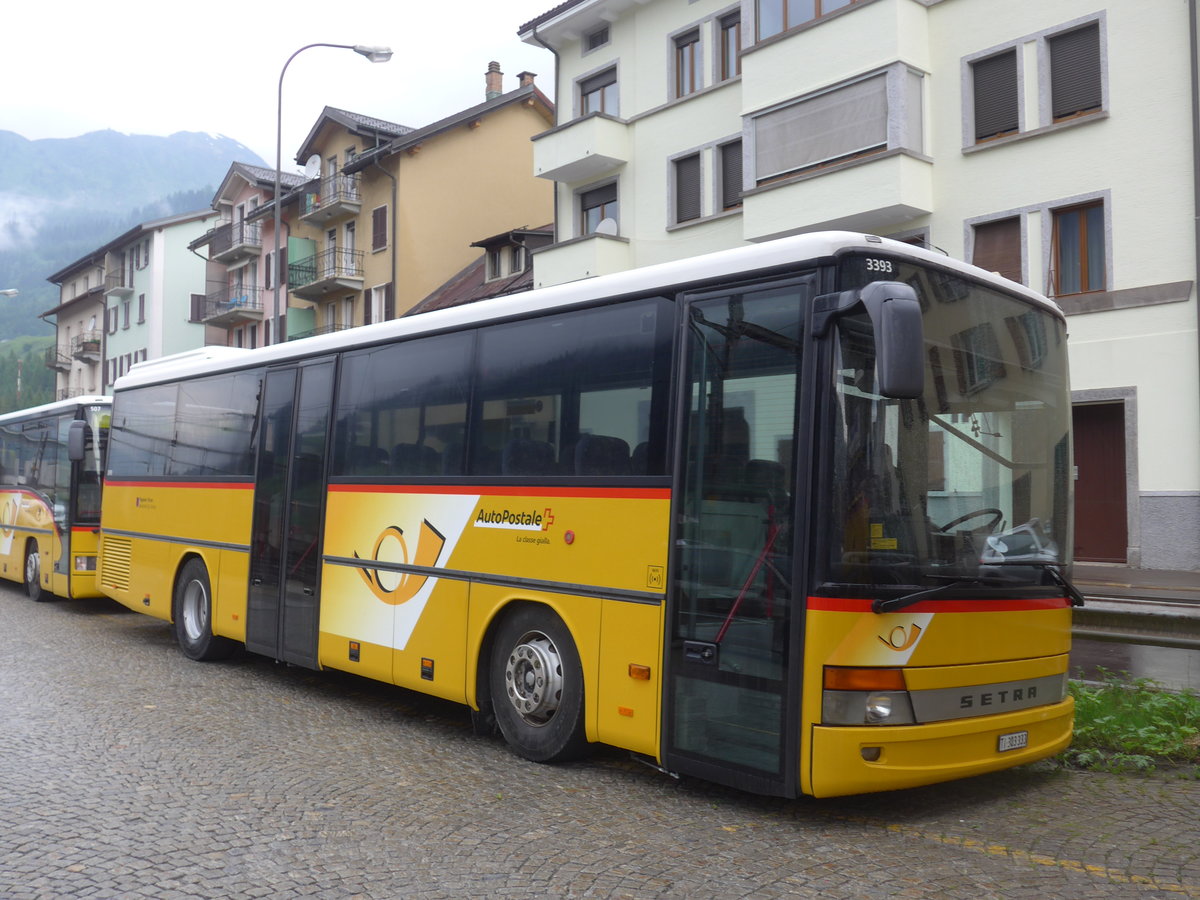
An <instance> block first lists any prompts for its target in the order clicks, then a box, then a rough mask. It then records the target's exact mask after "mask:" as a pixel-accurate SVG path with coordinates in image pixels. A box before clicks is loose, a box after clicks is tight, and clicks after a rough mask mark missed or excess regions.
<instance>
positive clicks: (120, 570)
mask: <svg viewBox="0 0 1200 900" xmlns="http://www.w3.org/2000/svg"><path fill="white" fill-rule="evenodd" d="M132 561H133V541H132V540H130V539H129V538H121V537H109V536H108V535H105V536H104V546H103V549H102V550H101V553H100V583H101V584H102V585H103V586H104V587H108V588H113V589H115V590H118V591H127V590H129V571H130V568H131V565H130V564H131V563H132Z"/></svg>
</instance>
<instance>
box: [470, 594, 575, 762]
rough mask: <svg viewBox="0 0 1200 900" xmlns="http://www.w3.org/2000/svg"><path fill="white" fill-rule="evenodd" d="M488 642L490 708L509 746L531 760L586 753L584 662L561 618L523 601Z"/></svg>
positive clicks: (552, 759) (563, 757) (569, 756)
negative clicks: (526, 604)
mask: <svg viewBox="0 0 1200 900" xmlns="http://www.w3.org/2000/svg"><path fill="white" fill-rule="evenodd" d="M492 646H493V650H492V660H491V666H490V672H489V675H490V682H491V697H492V708H493V710H494V711H495V715H496V723H497V724H498V725H499V726H500V733H501V734H503V735H504V739H505V740H506V741H507V742H508V744H509V746H510V747H512V748H513V750H515V751H516V752H517V753H518V754H519V755H521V756H523V757H525V758H526V759H528V760H532V761H534V762H561V761H563V760H567V759H574V758H576V757H579V756H582V755H583V754H584V753H586V752H587V749H588V742H587V736H586V734H585V733H584V724H583V667H582V666H581V665H580V662H579V652H578V651H577V650H576V649H575V642H574V641H573V640H571V633H570V631H569V630H568V629H567V626H566V625H565V624H564V623H563V621H562V619H560V618H559V617H558V616H557V615H555V614H554V613H553V612H551V611H550V610H548V609H545V608H542V607H536V606H523V607H521V608H519V609H518V610H516V612H514V613H513V614H512V615H509V616H508V617H507V618H505V620H504V621H503V622H502V623H501V625H500V628H499V630H498V632H497V634H496V639H495V641H494V643H493V645H492Z"/></svg>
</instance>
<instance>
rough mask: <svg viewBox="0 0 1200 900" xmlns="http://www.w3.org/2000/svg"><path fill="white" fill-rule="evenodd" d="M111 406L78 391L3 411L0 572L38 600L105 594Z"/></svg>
mask: <svg viewBox="0 0 1200 900" xmlns="http://www.w3.org/2000/svg"><path fill="white" fill-rule="evenodd" d="M111 411H112V400H111V398H109V397H100V396H81V397H73V398H71V399H69V400H60V401H58V402H56V403H47V404H45V405H43V406H37V407H34V408H32V409H25V410H20V411H18V412H11V413H6V414H4V415H0V576H3V577H4V578H7V579H9V580H10V581H18V582H23V583H24V584H25V591H26V593H28V594H29V596H30V597H31V598H33V599H34V600H47V599H49V598H50V597H51V596H53V595H58V596H60V597H102V596H104V595H103V594H101V592H100V591H99V589H98V588H97V587H96V553H97V549H98V545H99V543H100V537H99V535H100V492H101V481H102V479H101V474H102V473H103V471H104V466H103V460H104V452H105V446H106V445H107V442H108V422H109V416H110V414H111Z"/></svg>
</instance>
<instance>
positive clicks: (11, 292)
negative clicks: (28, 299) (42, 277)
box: [0, 288, 21, 297]
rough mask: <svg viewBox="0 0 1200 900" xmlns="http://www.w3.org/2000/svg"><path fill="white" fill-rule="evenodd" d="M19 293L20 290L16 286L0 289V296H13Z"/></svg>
mask: <svg viewBox="0 0 1200 900" xmlns="http://www.w3.org/2000/svg"><path fill="white" fill-rule="evenodd" d="M19 293H21V292H20V291H18V290H17V289H16V288H5V289H4V290H2V291H0V297H15V296H17V294H19Z"/></svg>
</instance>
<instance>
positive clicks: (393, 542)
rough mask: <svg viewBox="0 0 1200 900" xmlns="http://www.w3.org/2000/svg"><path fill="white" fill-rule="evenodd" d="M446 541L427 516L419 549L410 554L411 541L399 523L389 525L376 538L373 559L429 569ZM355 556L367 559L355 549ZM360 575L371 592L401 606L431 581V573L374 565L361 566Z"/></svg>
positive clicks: (418, 542) (417, 547)
mask: <svg viewBox="0 0 1200 900" xmlns="http://www.w3.org/2000/svg"><path fill="white" fill-rule="evenodd" d="M445 544H446V538H445V537H444V536H443V535H442V534H441V532H439V531H438V530H437V529H436V528H434V527H433V526H432V525H431V524H429V520H428V519H426V520H425V521H423V522H422V523H421V533H420V534H419V535H418V536H417V546H416V551H415V553H413V555H412V556H410V555H409V552H408V542H407V541H406V540H405V539H404V529H402V528H400V527H399V526H397V525H389V526H388V527H387V528H385V529H383V531H381V532H379V537H377V538H376V539H375V548H374V550H372V552H371V561H372V562H386V563H399V564H400V565H405V566H408V565H412V566H422V567H426V568H429V567H432V566H434V565H435V564H436V563H437V560H438V556H439V555H440V554H441V552H442V547H444V546H445ZM397 548H398V549H399V555H400V558H399V559H396V550H397ZM381 554H382V555H381ZM354 558H355V559H363V557H361V556H359V555H358V551H357V550H355V551H354ZM358 574H359V575H360V576H361V577H362V580H363V581H365V582H366V584H367V587H368V588H370V590H371V593H373V594H374V595H375V596H376V597H378V598H379V599H380V600H382V601H383V602H384V603H388V604H391V605H392V606H399V605H400V604H401V603H406V602H408V601H409V600H411V599H412V598H413V597H415V596H416V595H417V592H418V591H419V590H421V588H422V587H423V586H424V585H425V582H426V581H428V580H429V576H428V575H424V574H420V573H417V572H396V571H392V570H389V569H380V568H376V567H374V566H360V567H359V569H358Z"/></svg>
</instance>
